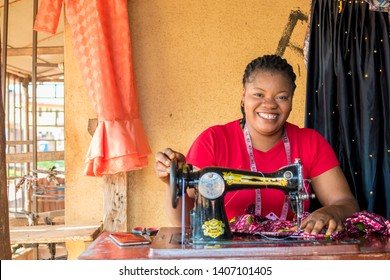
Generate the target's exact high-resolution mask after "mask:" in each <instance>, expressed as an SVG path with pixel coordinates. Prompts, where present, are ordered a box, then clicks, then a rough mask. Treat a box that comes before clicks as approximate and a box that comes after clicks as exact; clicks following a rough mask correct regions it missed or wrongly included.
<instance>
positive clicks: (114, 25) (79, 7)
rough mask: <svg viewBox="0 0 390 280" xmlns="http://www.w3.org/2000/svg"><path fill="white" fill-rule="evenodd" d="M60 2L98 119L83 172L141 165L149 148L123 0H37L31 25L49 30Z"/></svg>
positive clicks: (107, 171) (106, 171)
mask: <svg viewBox="0 0 390 280" xmlns="http://www.w3.org/2000/svg"><path fill="white" fill-rule="evenodd" d="M63 2H64V13H65V17H66V19H67V20H68V22H69V24H70V27H71V32H72V36H73V43H74V49H75V54H76V57H77V60H78V62H79V65H80V69H81V72H82V77H83V80H84V83H85V86H86V88H87V91H88V94H89V96H90V97H91V100H92V103H93V106H94V109H95V111H96V114H97V116H98V120H99V122H98V127H97V129H96V131H95V133H94V135H93V138H92V141H91V144H90V147H89V150H88V153H87V158H86V167H85V171H84V173H85V174H86V175H89V176H102V175H105V174H114V173H117V172H124V171H130V170H136V169H140V168H143V167H145V166H147V165H148V159H147V156H148V155H149V154H150V152H151V151H150V147H149V144H148V140H147V137H146V135H145V132H144V129H143V126H142V124H141V120H140V119H139V112H138V98H137V94H136V87H135V82H134V73H133V67H132V54H131V41H130V27H129V20H128V10H127V0H110V1H106V0H42V1H41V3H40V5H39V9H38V13H37V16H36V20H35V26H34V29H35V30H37V31H42V32H48V33H52V34H54V33H55V32H56V29H57V26H58V20H59V17H60V13H61V7H62V4H63Z"/></svg>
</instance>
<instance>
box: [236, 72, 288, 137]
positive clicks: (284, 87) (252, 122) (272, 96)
mask: <svg viewBox="0 0 390 280" xmlns="http://www.w3.org/2000/svg"><path fill="white" fill-rule="evenodd" d="M292 96H293V89H292V86H291V83H290V80H289V79H288V78H287V77H286V76H285V75H284V74H281V73H278V72H270V71H256V72H254V73H252V75H251V76H250V77H249V79H248V81H247V82H246V84H245V86H244V89H243V94H242V100H243V101H244V109H245V115H246V122H247V124H248V127H249V129H250V131H251V134H253V133H259V134H261V135H264V136H273V135H275V134H277V133H281V131H282V130H281V129H282V128H283V126H284V123H285V122H286V120H287V118H288V116H289V115H290V112H291V109H292ZM252 136H254V135H252Z"/></svg>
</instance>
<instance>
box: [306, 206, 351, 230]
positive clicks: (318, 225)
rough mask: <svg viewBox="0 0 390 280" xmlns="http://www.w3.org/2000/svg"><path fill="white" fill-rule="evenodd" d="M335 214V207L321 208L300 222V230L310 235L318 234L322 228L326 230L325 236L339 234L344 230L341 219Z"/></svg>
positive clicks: (336, 210)
mask: <svg viewBox="0 0 390 280" xmlns="http://www.w3.org/2000/svg"><path fill="white" fill-rule="evenodd" d="M337 212H338V209H337V206H325V207H322V208H320V209H318V210H316V211H314V212H313V213H311V214H310V215H309V216H308V217H307V218H306V219H304V220H303V221H302V225H301V229H302V230H304V232H306V233H311V234H318V233H320V232H321V230H322V229H323V228H326V233H325V235H330V234H331V233H337V232H340V231H342V230H343V229H344V226H343V219H342V218H341V217H340V215H338V214H337Z"/></svg>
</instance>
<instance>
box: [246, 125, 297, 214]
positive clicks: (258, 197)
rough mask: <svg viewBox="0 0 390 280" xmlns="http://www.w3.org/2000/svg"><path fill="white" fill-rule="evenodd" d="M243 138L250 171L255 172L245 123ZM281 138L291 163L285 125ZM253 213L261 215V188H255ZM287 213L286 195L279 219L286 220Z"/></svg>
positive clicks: (251, 148) (250, 143) (250, 142)
mask: <svg viewBox="0 0 390 280" xmlns="http://www.w3.org/2000/svg"><path fill="white" fill-rule="evenodd" d="M244 138H245V144H246V149H247V151H248V155H249V163H250V168H251V171H252V172H257V167H256V162H255V156H254V153H253V145H252V139H251V136H250V134H249V129H248V127H247V125H246V124H245V126H244ZM282 140H283V145H284V150H285V151H286V157H287V163H288V164H291V146H290V140H289V139H288V136H287V132H286V126H284V128H283V134H282ZM255 214H257V215H259V216H260V215H261V190H260V189H256V207H255ZM287 214H288V199H287V196H286V197H285V198H284V203H283V207H282V213H281V215H280V219H281V220H286V218H287Z"/></svg>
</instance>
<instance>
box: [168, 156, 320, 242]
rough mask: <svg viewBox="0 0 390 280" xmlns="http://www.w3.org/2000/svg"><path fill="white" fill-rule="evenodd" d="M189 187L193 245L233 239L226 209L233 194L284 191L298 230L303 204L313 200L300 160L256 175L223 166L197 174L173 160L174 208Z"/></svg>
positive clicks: (172, 190) (184, 234)
mask: <svg viewBox="0 0 390 280" xmlns="http://www.w3.org/2000/svg"><path fill="white" fill-rule="evenodd" d="M187 188H194V189H195V207H194V209H193V210H192V211H191V214H190V230H191V232H190V237H189V240H190V241H189V242H190V243H192V244H218V243H220V242H223V241H226V240H231V239H232V233H231V231H230V227H229V222H228V220H227V217H226V213H225V208H224V196H225V195H226V194H227V193H228V192H230V191H236V190H242V189H261V188H272V189H278V190H281V191H283V192H284V193H285V194H286V196H287V198H288V200H289V204H290V207H291V209H292V210H293V212H294V213H295V215H296V219H297V226H298V230H299V229H300V226H301V220H302V213H303V201H305V200H307V199H310V198H312V197H313V195H309V194H308V193H307V191H306V190H305V188H304V182H303V175H302V164H301V161H300V160H299V159H296V160H295V162H294V163H293V164H290V165H287V166H285V167H283V168H281V169H279V170H278V171H276V172H274V173H256V172H250V171H244V170H234V169H227V168H219V167H207V168H204V169H201V170H198V171H194V170H193V167H192V166H191V165H189V164H185V165H184V166H183V167H181V168H178V166H177V163H176V161H172V163H171V169H170V189H171V194H172V197H171V198H172V207H173V208H176V207H177V203H178V199H179V197H180V196H184V195H185V193H186V189H187ZM184 201H185V200H184V199H183V202H182V217H183V219H182V232H181V243H182V244H184V243H185V242H186V240H184V238H185V236H186V233H185V229H184V224H185V220H184V217H185V215H184V210H185V205H184V204H185V203H184Z"/></svg>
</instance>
